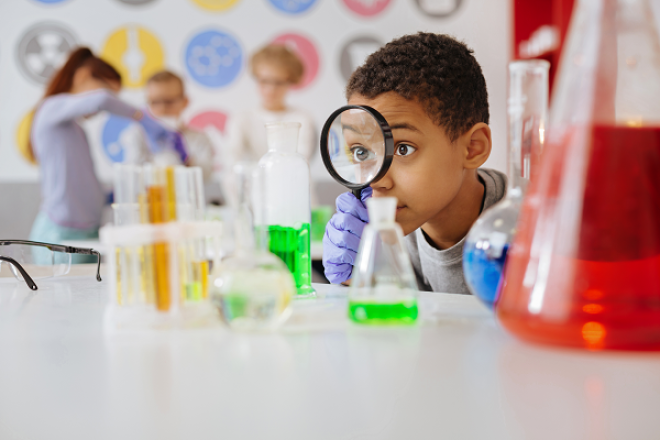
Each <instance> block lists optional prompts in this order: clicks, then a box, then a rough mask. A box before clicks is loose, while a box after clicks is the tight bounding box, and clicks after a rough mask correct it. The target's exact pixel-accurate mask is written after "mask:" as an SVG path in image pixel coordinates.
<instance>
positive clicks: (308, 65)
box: [272, 33, 320, 89]
mask: <svg viewBox="0 0 660 440" xmlns="http://www.w3.org/2000/svg"><path fill="white" fill-rule="evenodd" d="M272 42H273V43H276V44H284V45H285V46H286V47H288V48H289V49H291V50H292V51H294V52H295V53H296V54H297V55H298V56H299V57H300V59H301V60H302V62H303V65H304V66H305V73H304V75H303V78H302V81H301V82H300V84H299V85H298V86H296V87H295V88H296V89H303V88H305V87H307V86H308V85H309V84H310V83H311V82H312V81H314V79H315V78H316V75H317V74H318V73H319V64H320V61H319V53H318V51H317V50H316V46H315V45H314V43H312V42H311V41H310V40H309V39H308V38H307V37H304V36H302V35H300V34H296V33H286V34H282V35H280V36H278V37H276V38H275V39H274V40H273V41H272Z"/></svg>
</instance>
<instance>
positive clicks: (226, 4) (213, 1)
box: [192, 0, 240, 12]
mask: <svg viewBox="0 0 660 440" xmlns="http://www.w3.org/2000/svg"><path fill="white" fill-rule="evenodd" d="M192 1H193V2H195V3H196V4H197V6H199V7H201V8H204V9H206V10H208V11H215V12H219V11H226V10H227V9H229V8H231V7H232V6H234V5H235V4H236V3H238V2H239V1H240V0H192Z"/></svg>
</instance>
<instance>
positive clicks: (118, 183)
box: [112, 164, 147, 305]
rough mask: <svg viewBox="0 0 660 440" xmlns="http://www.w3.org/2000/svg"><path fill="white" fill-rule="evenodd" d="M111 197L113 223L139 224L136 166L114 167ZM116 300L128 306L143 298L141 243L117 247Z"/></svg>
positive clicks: (141, 191)
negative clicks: (113, 201)
mask: <svg viewBox="0 0 660 440" xmlns="http://www.w3.org/2000/svg"><path fill="white" fill-rule="evenodd" d="M113 171H114V196H115V203H114V204H113V205H112V210H113V215H114V223H115V225H117V226H127V225H133V224H137V223H140V205H139V203H138V201H139V198H140V196H143V195H144V183H143V180H142V170H141V168H140V167H138V166H135V165H129V164H115V166H114V170H113ZM114 257H115V258H116V262H117V265H116V267H117V273H116V276H117V302H118V304H120V305H132V304H138V303H145V302H146V301H147V293H146V284H147V283H146V280H145V276H144V249H143V247H142V246H123V247H117V248H116V251H115V256H114Z"/></svg>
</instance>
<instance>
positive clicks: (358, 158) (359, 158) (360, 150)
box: [351, 145, 373, 162]
mask: <svg viewBox="0 0 660 440" xmlns="http://www.w3.org/2000/svg"><path fill="white" fill-rule="evenodd" d="M372 157H373V152H372V151H370V150H369V149H368V148H365V147H363V146H362V145H356V146H353V147H351V159H353V162H365V161H367V160H369V159H372Z"/></svg>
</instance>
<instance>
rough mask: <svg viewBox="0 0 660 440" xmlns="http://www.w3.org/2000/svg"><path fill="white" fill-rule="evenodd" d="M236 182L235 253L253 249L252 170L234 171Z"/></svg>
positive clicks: (246, 168)
mask: <svg viewBox="0 0 660 440" xmlns="http://www.w3.org/2000/svg"><path fill="white" fill-rule="evenodd" d="M236 178H237V181H238V212H237V213H236V219H235V221H234V233H235V237H236V238H235V239H236V251H237V252H241V251H251V250H253V249H254V248H255V240H254V223H253V218H252V209H251V203H250V202H251V196H252V194H251V191H252V183H253V179H252V169H251V168H250V167H246V166H243V167H239V168H237V170H236Z"/></svg>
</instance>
